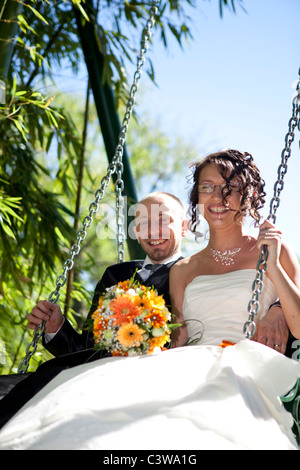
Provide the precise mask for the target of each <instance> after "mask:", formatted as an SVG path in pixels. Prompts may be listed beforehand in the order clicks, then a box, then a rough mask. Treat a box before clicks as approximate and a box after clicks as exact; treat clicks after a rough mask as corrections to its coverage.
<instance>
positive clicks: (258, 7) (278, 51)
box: [58, 0, 300, 256]
mask: <svg viewBox="0 0 300 470" xmlns="http://www.w3.org/2000/svg"><path fill="white" fill-rule="evenodd" d="M229 3H230V2H229ZM197 5H198V6H197V8H196V9H190V11H189V13H190V15H191V17H192V25H191V28H192V34H193V40H191V41H190V43H189V45H185V46H184V48H183V50H182V49H180V47H179V46H178V43H177V42H176V41H175V40H170V41H169V45H168V49H167V50H166V49H165V48H164V47H163V45H162V43H161V41H160V39H159V37H158V34H157V35H156V34H155V31H154V32H153V43H152V44H151V45H150V48H149V52H148V54H147V56H146V57H148V55H149V57H151V59H152V61H153V64H154V67H155V74H156V82H157V84H158V87H155V86H154V85H153V84H152V83H151V82H150V80H149V78H148V77H147V75H146V73H145V72H144V73H143V74H142V78H141V81H140V87H139V90H138V94H137V104H136V107H137V112H138V113H139V114H140V115H141V117H142V116H143V111H145V112H146V113H147V114H149V115H150V116H151V119H157V122H158V124H159V126H161V127H162V128H163V129H164V131H165V132H166V134H167V135H168V136H170V138H171V139H174V142H175V139H176V136H178V135H179V136H181V137H182V138H183V139H184V140H185V141H186V142H189V143H191V144H192V145H193V147H194V148H195V149H197V152H198V154H199V159H201V158H202V157H204V156H205V155H206V154H208V153H210V152H212V151H217V150H220V149H223V148H229V147H231V148H236V149H238V150H242V151H247V152H250V153H251V154H252V155H253V157H254V159H255V162H256V164H257V165H258V167H259V168H260V169H261V171H262V176H263V178H264V179H265V181H266V190H267V202H266V207H265V210H264V216H265V217H266V216H267V215H268V213H269V203H270V200H271V197H272V195H273V186H274V183H275V181H276V179H277V169H278V166H279V164H280V162H281V152H282V150H283V148H284V146H285V143H284V138H285V135H286V133H287V131H288V121H289V119H290V117H291V111H292V98H293V96H295V87H296V84H297V81H298V80H299V75H298V70H299V67H300V48H299V18H300V1H299V0H244V1H243V5H244V7H245V9H246V10H247V12H245V11H244V10H243V9H242V8H240V7H239V6H238V2H237V0H236V5H237V8H236V14H234V13H233V12H232V11H231V10H230V9H228V8H224V15H223V18H222V19H221V18H220V15H219V1H218V0H198V1H197ZM135 37H136V40H137V43H136V44H135V45H136V47H138V40H139V37H140V34H137V35H136V36H135ZM131 72H132V70H131V71H129V72H128V76H129V81H130V73H131ZM80 74H82V75H83V76H81V78H79V79H78V78H77V79H75V80H74V82H75V83H76V84H75V83H73V86H71V87H70V79H66V77H64V78H63V80H61V83H59V82H58V85H59V87H60V88H62V89H63V88H64V87H66V86H67V87H68V91H69V92H71V93H72V94H76V93H78V92H80V93H82V90H84V89H85V85H84V84H83V80H86V78H87V74H86V69H85V67H84V66H83V67H81V72H80ZM64 75H66V73H65V74H64ZM120 118H121V119H122V118H123V116H120ZM129 132H130V127H129ZM299 138H300V133H299V132H296V138H295V142H294V143H293V146H292V156H291V158H290V161H289V169H288V173H287V175H286V177H285V187H284V191H283V193H282V198H281V199H282V200H281V204H280V207H279V209H278V213H277V222H276V224H277V226H278V227H279V228H281V230H282V231H283V233H284V236H285V239H286V240H287V241H288V242H289V243H291V244H292V245H293V247H294V249H295V251H296V252H297V254H298V255H299V256H300V240H299V238H300V237H299V232H300V210H299V208H300V191H299V187H300V149H299ZM188 174H189V170H188V168H186V167H185V165H183V171H182V175H181V176H179V177H176V179H174V182H173V184H170V185H169V186H168V187H166V186H164V190H166V191H170V192H173V193H175V194H176V195H177V196H179V197H180V198H181V199H182V201H183V202H184V203H186V202H187V194H188V185H187V175H188ZM145 191H146V188H145ZM139 196H140V197H141V196H143V194H140V195H139Z"/></svg>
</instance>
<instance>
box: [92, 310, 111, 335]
mask: <svg viewBox="0 0 300 470" xmlns="http://www.w3.org/2000/svg"><path fill="white" fill-rule="evenodd" d="M107 325H108V319H107V318H104V317H103V316H102V315H99V317H97V318H96V319H95V321H94V329H93V333H94V338H95V341H96V342H99V341H100V340H101V339H102V338H103V334H104V331H105V330H106V328H107Z"/></svg>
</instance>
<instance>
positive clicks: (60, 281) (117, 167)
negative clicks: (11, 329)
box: [18, 0, 159, 374]
mask: <svg viewBox="0 0 300 470" xmlns="http://www.w3.org/2000/svg"><path fill="white" fill-rule="evenodd" d="M158 3H159V1H157V0H154V1H153V5H152V7H151V9H150V12H149V19H148V20H147V24H146V27H145V28H144V30H143V33H142V40H141V49H140V55H139V56H138V58H137V69H136V72H135V74H134V80H133V84H132V86H131V89H130V95H129V98H128V102H127V106H126V111H125V115H124V119H123V121H122V126H121V131H120V135H119V141H118V145H117V147H116V152H115V155H114V157H113V159H112V162H111V163H110V164H109V166H108V168H107V172H106V175H105V176H104V177H103V178H102V180H101V186H100V188H99V189H98V190H97V191H96V193H95V199H94V201H93V202H92V203H91V204H90V206H89V214H88V215H87V216H86V217H85V218H84V220H83V223H82V228H81V230H80V231H79V232H78V234H77V241H76V243H75V244H74V245H72V247H71V249H70V254H71V257H70V258H69V259H67V261H66V262H65V263H64V265H63V269H64V270H63V273H62V274H61V275H60V276H58V278H57V280H56V287H55V290H54V291H53V292H51V294H50V295H49V298H48V301H49V302H52V303H57V302H58V299H59V296H60V289H61V288H62V287H63V286H64V285H65V283H66V282H67V275H68V272H69V271H70V270H71V269H72V268H73V266H74V258H75V256H77V255H78V254H79V253H80V250H81V247H80V244H81V242H82V241H83V240H85V238H86V236H87V229H88V228H89V227H90V226H91V225H92V222H93V217H94V215H95V214H96V212H97V211H98V209H99V204H100V202H101V200H102V199H103V197H104V195H105V189H106V188H107V186H108V185H109V184H110V181H111V177H112V175H113V174H115V173H116V176H117V180H116V183H115V188H116V195H117V200H116V213H117V215H116V217H117V243H118V256H119V262H120V263H121V262H123V261H124V253H125V229H124V226H125V217H124V198H123V196H122V192H123V190H124V181H123V179H122V176H123V163H122V159H123V151H124V145H125V141H126V137H127V131H128V126H129V121H130V118H131V114H132V110H133V105H134V102H135V95H136V92H137V88H138V82H139V80H140V78H141V71H142V67H143V65H144V63H145V54H146V52H147V50H148V42H149V41H150V40H151V28H152V27H153V26H154V24H155V16H156V14H157V11H158V8H157V6H156V5H157V4H158ZM45 327H46V322H45V321H43V322H42V323H41V324H40V325H38V326H37V327H36V328H35V331H34V335H33V339H32V341H31V343H30V344H29V345H28V346H27V349H26V353H25V358H24V360H23V361H22V362H21V364H20V366H19V368H18V373H19V374H25V373H26V372H27V370H28V367H29V362H30V359H31V357H32V356H33V354H34V353H35V351H36V348H37V345H38V341H39V339H40V338H41V336H42V335H43V333H44V331H45Z"/></svg>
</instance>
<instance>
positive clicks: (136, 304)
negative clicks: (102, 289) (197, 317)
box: [92, 278, 173, 356]
mask: <svg viewBox="0 0 300 470" xmlns="http://www.w3.org/2000/svg"><path fill="white" fill-rule="evenodd" d="M170 319H171V313H170V312H169V310H168V309H167V307H166V305H165V301H164V299H163V297H162V296H159V295H158V294H157V291H156V290H154V289H151V288H150V287H145V286H143V285H141V284H139V283H137V282H136V281H134V278H132V279H130V280H128V281H124V282H119V283H118V284H117V285H115V286H113V287H110V288H108V289H106V293H105V294H104V295H102V296H101V297H100V298H99V303H98V307H97V309H96V310H95V311H94V312H93V314H92V320H93V335H94V341H95V348H96V349H104V350H107V351H109V352H110V353H111V354H112V355H113V356H137V355H141V354H152V353H153V352H154V351H155V352H156V351H158V350H165V349H166V347H165V345H166V344H167V343H168V342H169V341H170V333H171V327H172V326H173V325H170V324H169V323H168V322H169V321H170ZM158 348H159V349H158Z"/></svg>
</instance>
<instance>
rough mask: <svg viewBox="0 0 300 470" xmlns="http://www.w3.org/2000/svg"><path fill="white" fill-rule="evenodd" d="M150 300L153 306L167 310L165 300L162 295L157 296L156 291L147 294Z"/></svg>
mask: <svg viewBox="0 0 300 470" xmlns="http://www.w3.org/2000/svg"><path fill="white" fill-rule="evenodd" d="M147 294H148V298H149V300H150V302H152V305H153V306H154V307H156V308H165V307H166V304H165V300H164V298H163V296H162V295H157V293H156V292H155V291H154V290H150V291H148V292H147Z"/></svg>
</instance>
